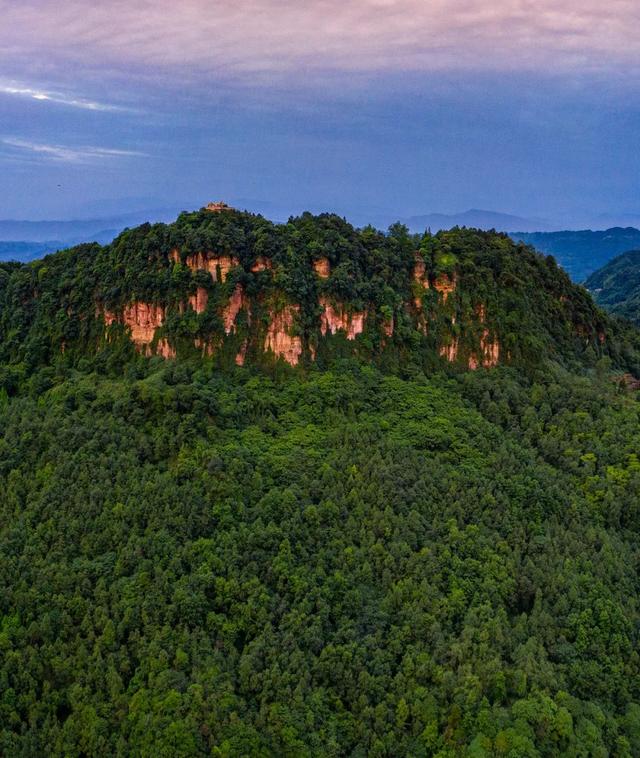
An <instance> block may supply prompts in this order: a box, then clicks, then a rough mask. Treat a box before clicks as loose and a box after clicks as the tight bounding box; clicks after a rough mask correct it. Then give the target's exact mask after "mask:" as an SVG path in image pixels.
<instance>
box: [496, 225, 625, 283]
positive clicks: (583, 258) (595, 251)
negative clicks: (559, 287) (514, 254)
mask: <svg viewBox="0 0 640 758" xmlns="http://www.w3.org/2000/svg"><path fill="white" fill-rule="evenodd" d="M510 236H511V237H512V238H513V239H515V240H517V241H519V242H524V243H525V244H527V245H532V246H533V247H535V248H536V250H539V251H540V252H543V253H547V254H548V255H553V256H555V257H556V258H557V260H558V262H559V263H560V264H561V265H562V267H563V268H564V269H565V270H566V271H567V272H568V273H569V275H570V276H571V278H572V279H573V280H574V281H576V282H583V281H584V280H585V279H586V278H587V277H588V276H589V275H590V274H592V273H593V272H594V271H596V270H597V269H599V268H601V267H602V266H603V265H604V264H605V263H606V262H607V261H609V260H610V259H611V258H614V257H615V256H617V255H620V253H624V252H626V251H627V250H633V249H635V248H638V247H640V230H638V229H636V228H634V227H627V228H622V227H612V228H611V229H605V230H602V231H592V230H590V229H585V230H579V231H570V230H567V231H560V232H533V233H525V232H522V230H519V232H518V233H512V234H511V235H510Z"/></svg>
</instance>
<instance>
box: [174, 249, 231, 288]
mask: <svg viewBox="0 0 640 758" xmlns="http://www.w3.org/2000/svg"><path fill="white" fill-rule="evenodd" d="M169 258H170V259H171V260H172V261H173V262H174V263H181V262H182V258H181V256H180V253H179V251H178V250H172V251H171V253H170V254H169ZM184 264H185V266H187V268H190V269H191V270H192V271H208V272H209V273H210V274H211V277H212V279H213V281H214V282H224V281H225V280H226V278H227V276H228V275H229V271H231V269H232V268H235V267H236V266H239V265H240V261H239V260H238V259H237V258H236V257H235V256H233V255H214V254H212V253H193V254H192V255H187V257H186V258H185V260H184Z"/></svg>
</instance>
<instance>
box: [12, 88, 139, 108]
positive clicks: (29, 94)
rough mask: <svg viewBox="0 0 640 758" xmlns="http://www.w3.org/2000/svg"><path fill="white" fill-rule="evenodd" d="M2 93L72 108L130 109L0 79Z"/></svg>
mask: <svg viewBox="0 0 640 758" xmlns="http://www.w3.org/2000/svg"><path fill="white" fill-rule="evenodd" d="M0 94H3V95H14V96H15V97H24V98H29V99H31V100H38V101H40V102H46V103H54V104H58V105H66V106H69V107H72V108H81V109H82V110H87V111H105V112H109V111H124V110H128V109H126V108H123V107H121V106H118V105H111V104H109V103H100V102H96V101H95V100H87V99H85V98H79V97H74V96H73V95H68V94H64V93H61V92H48V91H46V90H43V89H37V88H34V87H29V86H25V85H21V84H15V83H6V82H2V81H0Z"/></svg>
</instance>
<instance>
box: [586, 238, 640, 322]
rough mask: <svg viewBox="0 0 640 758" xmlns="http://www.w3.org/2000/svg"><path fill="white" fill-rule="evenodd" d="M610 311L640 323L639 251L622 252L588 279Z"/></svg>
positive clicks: (600, 303)
mask: <svg viewBox="0 0 640 758" xmlns="http://www.w3.org/2000/svg"><path fill="white" fill-rule="evenodd" d="M585 287H587V288H588V289H589V291H590V292H591V294H592V295H593V297H594V299H595V300H596V302H597V303H598V304H599V305H601V306H602V307H603V308H606V309H607V311H609V312H611V313H614V314H616V315H618V316H620V317H622V318H625V319H628V320H629V321H632V322H633V323H635V324H636V325H640V250H630V251H629V252H627V253H623V254H622V255H619V256H618V257H617V258H614V259H613V260H612V261H609V263H607V264H606V266H603V267H602V268H601V269H599V270H598V271H596V272H595V273H594V274H592V275H591V276H590V277H589V278H588V279H587V281H586V282H585Z"/></svg>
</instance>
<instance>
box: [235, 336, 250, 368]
mask: <svg viewBox="0 0 640 758" xmlns="http://www.w3.org/2000/svg"><path fill="white" fill-rule="evenodd" d="M247 346H248V343H247V340H245V341H244V342H243V343H242V346H241V347H240V350H238V352H237V353H236V359H235V360H236V366H244V361H245V358H246V357H247Z"/></svg>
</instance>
